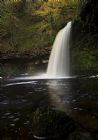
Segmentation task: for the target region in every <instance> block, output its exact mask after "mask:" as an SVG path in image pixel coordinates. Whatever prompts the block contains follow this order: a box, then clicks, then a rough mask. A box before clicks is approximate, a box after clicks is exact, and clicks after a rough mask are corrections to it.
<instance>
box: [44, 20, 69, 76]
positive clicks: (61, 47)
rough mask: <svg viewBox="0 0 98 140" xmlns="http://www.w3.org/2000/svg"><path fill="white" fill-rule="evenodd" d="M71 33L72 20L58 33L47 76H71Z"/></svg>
mask: <svg viewBox="0 0 98 140" xmlns="http://www.w3.org/2000/svg"><path fill="white" fill-rule="evenodd" d="M70 33H71V22H69V23H68V24H67V25H66V26H65V27H64V28H63V29H62V30H60V31H59V33H58V34H57V36H56V39H55V41H54V44H53V48H52V51H51V55H50V58H49V63H48V68H47V74H46V75H47V77H51V78H57V77H69V76H70V56H69V55H70V54H69V53H70V52H69V49H70Z"/></svg>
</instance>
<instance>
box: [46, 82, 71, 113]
mask: <svg viewBox="0 0 98 140" xmlns="http://www.w3.org/2000/svg"><path fill="white" fill-rule="evenodd" d="M47 85H48V92H49V96H50V100H51V104H52V105H53V106H54V107H56V108H57V109H59V110H62V111H65V112H67V113H68V112H69V111H70V104H69V103H70V101H69V100H70V99H71V97H70V84H69V83H68V80H66V83H63V82H62V80H50V81H48V82H47Z"/></svg>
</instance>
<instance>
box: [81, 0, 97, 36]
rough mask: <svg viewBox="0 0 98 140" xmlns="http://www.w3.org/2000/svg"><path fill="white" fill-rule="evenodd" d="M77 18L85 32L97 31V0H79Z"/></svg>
mask: <svg viewBox="0 0 98 140" xmlns="http://www.w3.org/2000/svg"><path fill="white" fill-rule="evenodd" d="M79 8H80V10H79V14H78V18H79V20H80V21H81V22H82V24H83V27H84V30H86V32H92V33H98V1H97V0H80V4H79Z"/></svg>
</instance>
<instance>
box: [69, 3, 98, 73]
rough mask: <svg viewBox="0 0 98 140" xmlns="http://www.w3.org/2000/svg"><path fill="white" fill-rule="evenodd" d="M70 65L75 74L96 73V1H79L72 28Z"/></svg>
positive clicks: (97, 12) (97, 65) (97, 27)
mask: <svg viewBox="0 0 98 140" xmlns="http://www.w3.org/2000/svg"><path fill="white" fill-rule="evenodd" d="M71 63H72V71H73V73H75V74H84V73H85V74H95V73H98V1H97V0H80V3H79V7H78V14H77V18H76V19H75V20H74V22H73V28H72V47H71Z"/></svg>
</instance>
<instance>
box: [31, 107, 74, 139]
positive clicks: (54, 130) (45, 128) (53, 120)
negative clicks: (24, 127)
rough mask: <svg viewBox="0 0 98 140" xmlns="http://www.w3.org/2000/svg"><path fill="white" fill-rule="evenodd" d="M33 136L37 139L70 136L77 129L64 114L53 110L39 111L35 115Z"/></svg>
mask: <svg viewBox="0 0 98 140" xmlns="http://www.w3.org/2000/svg"><path fill="white" fill-rule="evenodd" d="M32 126H33V135H34V137H35V138H37V139H51V138H59V137H62V136H66V137H67V136H68V135H69V134H70V133H71V132H72V131H74V129H75V122H74V121H73V120H72V119H71V118H70V117H68V116H67V115H66V114H65V113H64V112H61V111H58V110H54V109H51V108H44V109H37V110H36V111H35V112H34V113H33V123H32Z"/></svg>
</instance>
